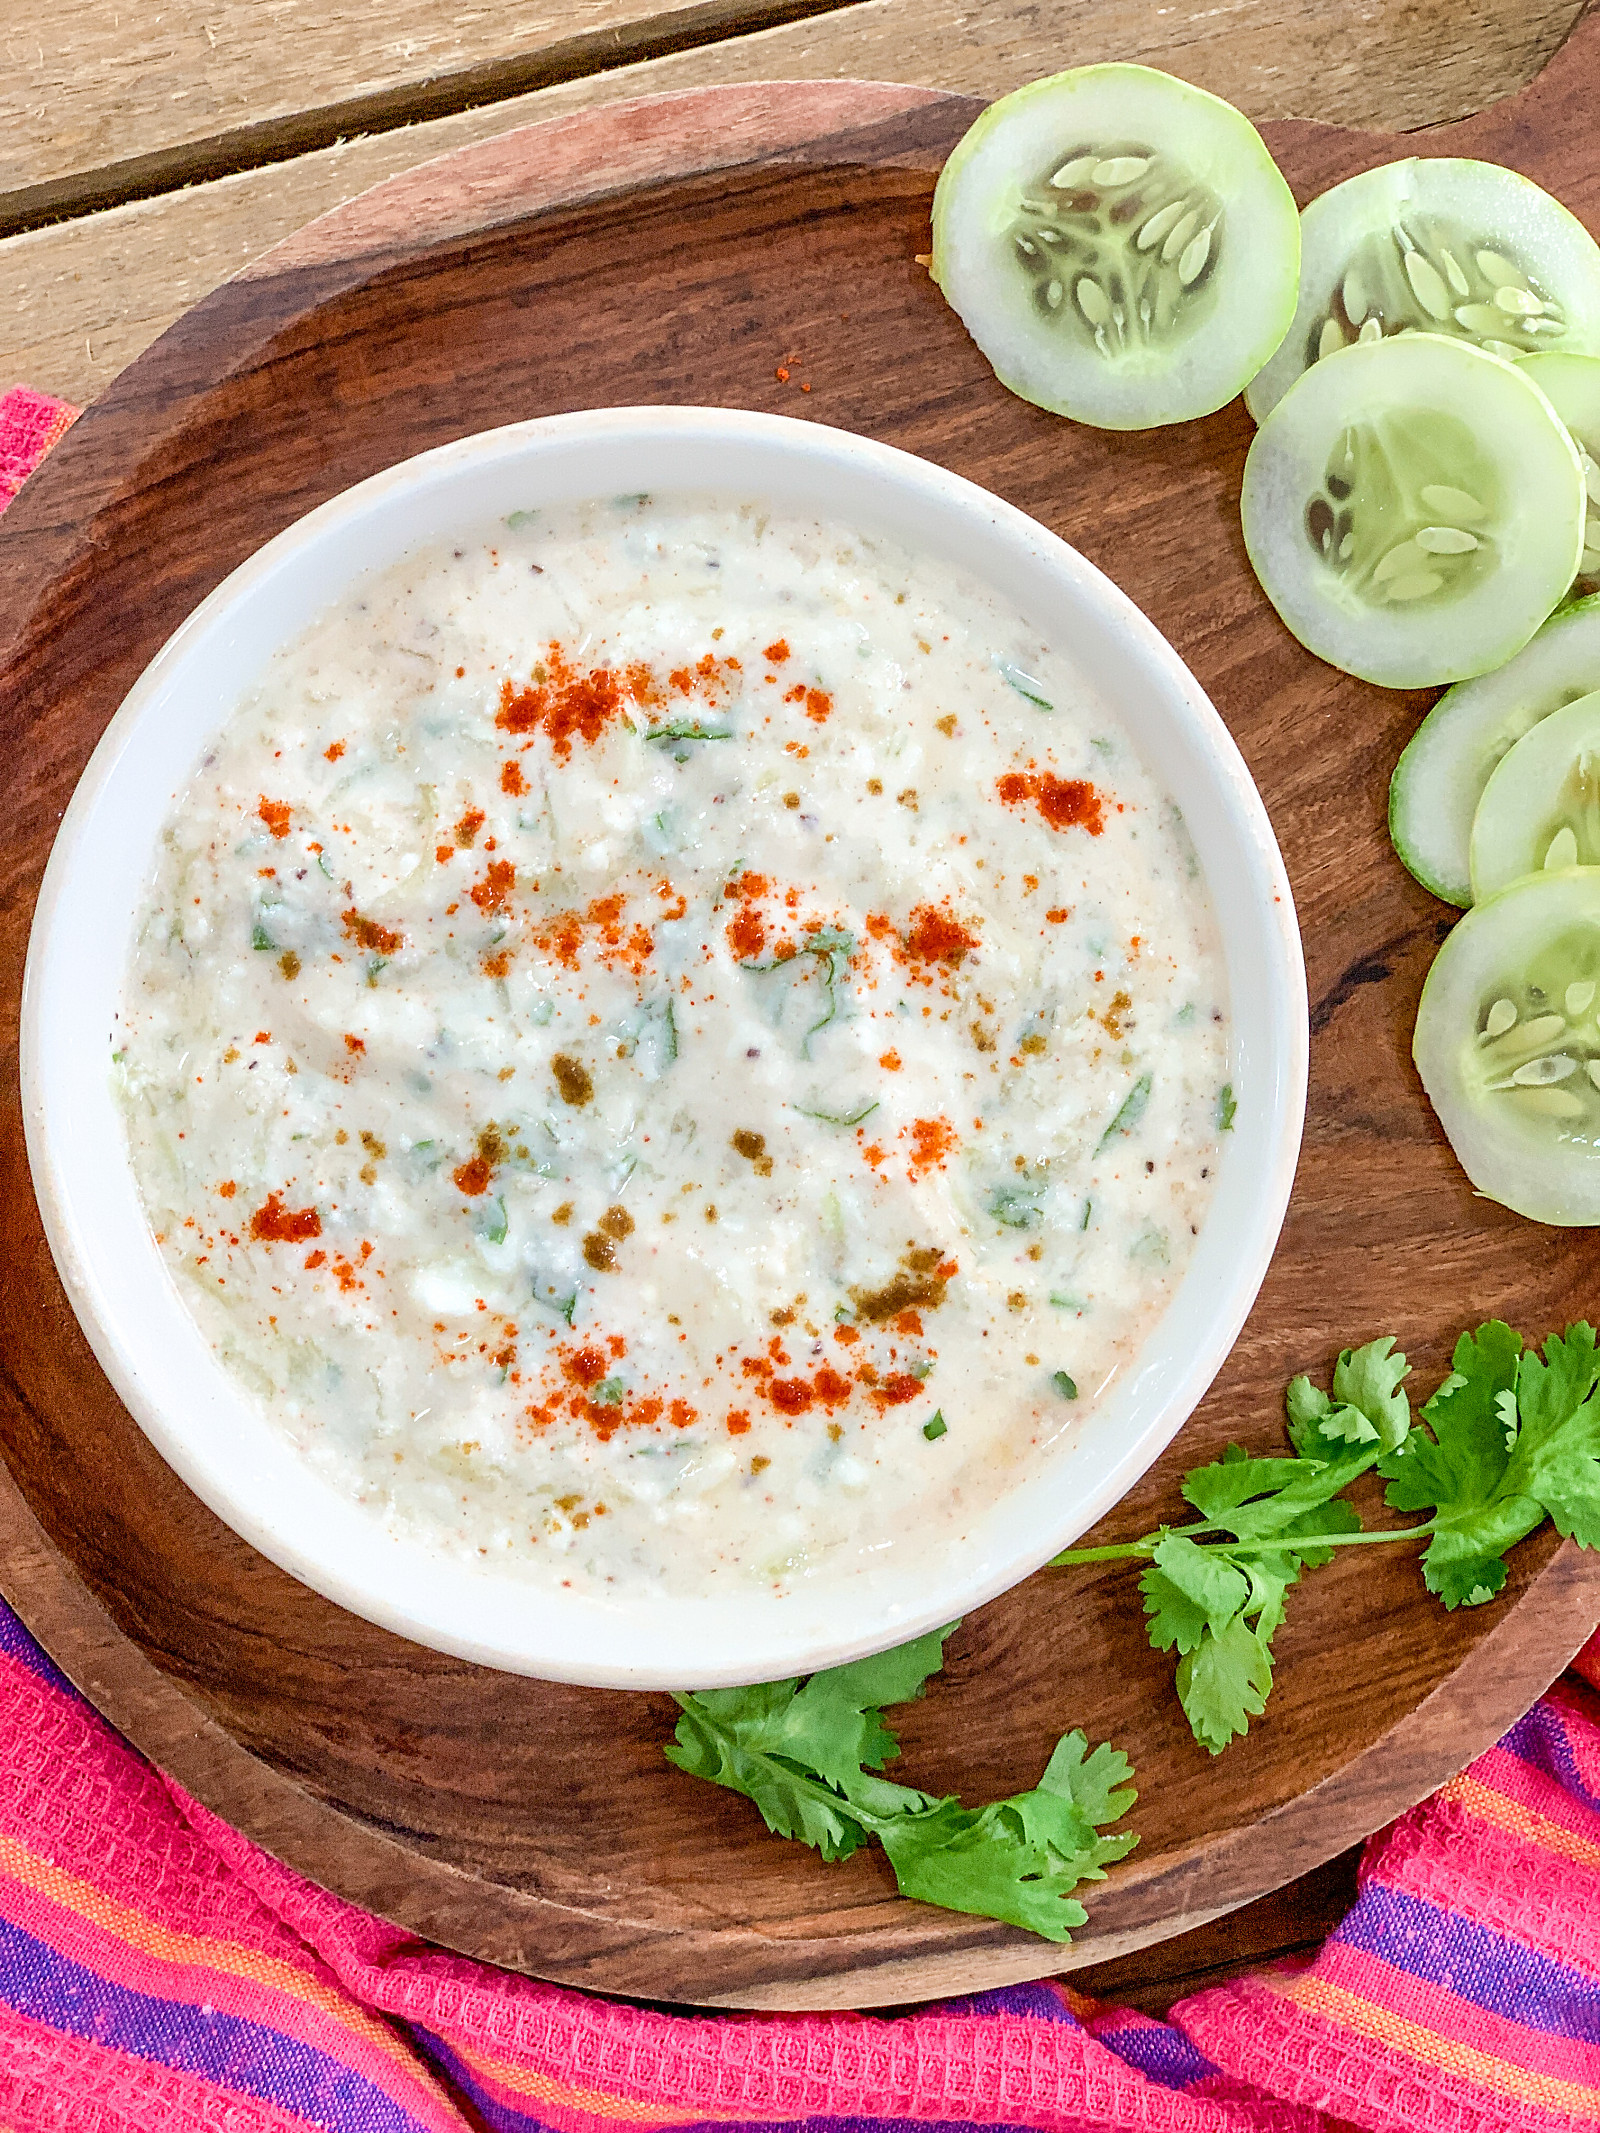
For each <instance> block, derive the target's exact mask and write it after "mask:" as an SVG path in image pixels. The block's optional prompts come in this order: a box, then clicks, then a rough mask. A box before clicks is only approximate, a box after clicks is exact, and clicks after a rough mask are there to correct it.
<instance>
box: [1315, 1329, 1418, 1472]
mask: <svg viewBox="0 0 1600 2133" xmlns="http://www.w3.org/2000/svg"><path fill="white" fill-rule="evenodd" d="M1393 1348H1394V1335H1393V1334H1392V1333H1391V1334H1388V1335H1387V1336H1386V1337H1385V1338H1384V1339H1383V1340H1378V1341H1368V1342H1367V1344H1366V1346H1365V1347H1364V1348H1346V1349H1345V1350H1344V1351H1343V1353H1342V1354H1341V1355H1340V1357H1339V1360H1338V1362H1337V1363H1335V1364H1334V1366H1333V1399H1334V1405H1335V1407H1351V1408H1354V1409H1355V1411H1356V1413H1357V1414H1358V1415H1359V1416H1360V1417H1361V1418H1362V1420H1363V1421H1364V1422H1366V1424H1367V1425H1368V1428H1369V1430H1370V1432H1371V1436H1370V1437H1368V1438H1367V1441H1368V1442H1371V1441H1374V1440H1376V1441H1377V1442H1378V1443H1381V1444H1382V1446H1383V1448H1384V1450H1385V1451H1386V1452H1387V1451H1392V1450H1393V1449H1394V1448H1395V1446H1396V1445H1399V1444H1403V1443H1404V1442H1405V1437H1406V1431H1407V1430H1408V1429H1409V1428H1410V1427H1411V1402H1410V1401H1409V1400H1408V1399H1407V1398H1406V1396H1405V1394H1404V1393H1403V1392H1402V1391H1401V1390H1400V1387H1401V1385H1402V1384H1403V1383H1404V1381H1405V1380H1406V1379H1407V1378H1408V1377H1410V1375H1411V1365H1410V1364H1409V1363H1408V1362H1407V1361H1406V1359H1405V1357H1404V1356H1403V1355H1395V1354H1393V1353H1392V1352H1391V1351H1392V1350H1393ZM1329 1420H1331V1417H1330V1418H1329ZM1322 1433H1323V1435H1324V1436H1325V1437H1326V1436H1328V1435H1329V1434H1331V1432H1330V1429H1329V1421H1328V1420H1325V1421H1324V1422H1323V1425H1322ZM1341 1434H1342V1431H1341ZM1351 1441H1354V1440H1351Z"/></svg>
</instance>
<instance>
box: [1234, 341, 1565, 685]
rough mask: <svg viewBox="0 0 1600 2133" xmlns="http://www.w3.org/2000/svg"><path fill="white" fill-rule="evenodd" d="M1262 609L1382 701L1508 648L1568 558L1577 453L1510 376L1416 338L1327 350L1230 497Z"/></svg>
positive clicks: (1505, 367)
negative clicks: (1373, 688) (1372, 687)
mask: <svg viewBox="0 0 1600 2133" xmlns="http://www.w3.org/2000/svg"><path fill="white" fill-rule="evenodd" d="M1239 501H1240V510H1241V513H1242V515H1243V519H1244V541H1245V547H1246V548H1247V549H1248V551H1249V554H1250V561H1251V562H1252V563H1253V564H1254V566H1255V572H1256V576H1257V577H1258V578H1259V579H1260V580H1261V584H1262V588H1263V590H1264V591H1265V593H1266V595H1267V598H1268V599H1269V600H1270V601H1271V602H1272V604H1273V606H1274V607H1275V608H1276V609H1277V610H1278V613H1279V614H1280V615H1281V616H1282V617H1283V619H1284V621H1285V622H1286V623H1287V624H1288V626H1289V628H1290V629H1291V630H1293V632H1294V634H1295V635H1296V636H1297V637H1298V638H1299V639H1300V642H1301V643H1302V644H1303V645H1305V646H1306V647H1307V648H1308V649H1309V650H1311V651H1313V652H1315V653H1316V654H1317V656H1318V658H1319V659H1326V660H1327V661H1329V663H1330V664H1331V665H1333V666H1336V667H1342V668H1343V669H1344V671H1345V672H1346V673H1347V674H1358V675H1360V676H1361V678H1362V679H1363V680H1364V681H1375V682H1381V683H1383V684H1384V685H1385V686H1386V687H1388V688H1392V689H1415V688H1424V687H1426V686H1427V685H1428V684H1429V683H1431V682H1439V681H1461V680H1463V679H1465V678H1466V677H1467V676H1468V675H1472V674H1481V673H1483V672H1484V671H1485V670H1486V669H1487V668H1489V667H1496V666H1500V665H1502V664H1503V663H1504V662H1505V661H1506V660H1507V659H1509V658H1510V657H1511V655H1512V654H1513V653H1514V652H1518V651H1520V650H1521V649H1522V647H1523V645H1525V644H1526V643H1527V641H1528V639H1529V638H1530V637H1531V636H1532V635H1533V633H1534V631H1535V630H1536V629H1537V628H1538V627H1539V625H1540V623H1541V622H1543V621H1544V619H1545V617H1546V616H1547V615H1548V614H1549V612H1550V610H1551V609H1552V608H1553V607H1554V606H1555V604H1556V602H1557V601H1558V600H1559V599H1560V598H1561V595H1562V594H1563V593H1564V592H1565V591H1566V589H1567V587H1568V586H1569V585H1570V584H1571V583H1572V575H1573V572H1574V571H1575V570H1576V569H1577V565H1578V557H1579V555H1580V554H1581V552H1582V548H1583V504H1584V490H1583V473H1582V470H1581V468H1580V466H1579V462H1578V452H1577V447H1576V446H1575V445H1574V444H1573V442H1572V439H1571V438H1570V437H1569V436H1568V435H1567V433H1566V431H1565V430H1564V429H1563V428H1562V426H1561V424H1560V422H1558V421H1557V419H1556V416H1555V411H1554V410H1553V409H1552V407H1551V405H1550V403H1549V401H1548V400H1547V399H1546V398H1545V396H1544V394H1543V393H1542V392H1540V390H1539V388H1538V387H1537V386H1536V385H1535V384H1534V383H1533V381H1532V379H1531V378H1529V377H1528V376H1527V375H1526V373H1525V372H1524V371H1522V370H1521V369H1520V368H1519V367H1518V366H1517V365H1516V364H1514V363H1503V362H1501V361H1500V359H1499V358H1498V357H1496V356H1491V355H1485V354H1484V353H1483V351H1482V349H1479V348H1474V347H1472V346H1471V345H1470V344H1469V343H1468V342H1466V341H1451V340H1445V339H1444V338H1443V337H1442V336H1441V335H1438V334H1431V333H1408V334H1405V335H1402V336H1397V337H1396V338H1395V339H1393V340H1388V341H1373V342H1371V343H1369V344H1367V345H1365V346H1363V345H1359V344H1358V345H1356V346H1354V347H1351V348H1342V349H1340V351H1339V352H1338V354H1337V355H1332V356H1328V357H1325V358H1324V359H1323V361H1322V362H1320V363H1317V364H1315V365H1314V366H1313V367H1312V368H1311V369H1310V370H1308V371H1307V372H1306V373H1305V374H1304V376H1302V377H1301V378H1299V379H1298V380H1297V381H1296V383H1295V384H1294V385H1293V387H1291V389H1290V390H1289V392H1287V393H1286V394H1285V395H1284V397H1283V399H1282V400H1280V401H1279V403H1278V405H1277V406H1276V407H1275V408H1274V409H1273V411H1272V413H1271V414H1270V415H1269V416H1268V417H1267V419H1266V421H1265V422H1264V423H1263V424H1262V426H1261V428H1260V429H1259V430H1258V431H1257V432H1256V436H1255V441H1254V443H1253V444H1252V445H1251V447H1250V452H1249V456H1248V458H1247V459H1246V460H1245V467H1244V489H1243V493H1242V495H1241V497H1240V500H1239Z"/></svg>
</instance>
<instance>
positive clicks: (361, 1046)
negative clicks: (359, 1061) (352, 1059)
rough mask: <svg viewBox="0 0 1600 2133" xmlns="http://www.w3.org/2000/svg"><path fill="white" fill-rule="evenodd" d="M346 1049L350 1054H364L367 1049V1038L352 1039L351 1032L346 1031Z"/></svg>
mask: <svg viewBox="0 0 1600 2133" xmlns="http://www.w3.org/2000/svg"><path fill="white" fill-rule="evenodd" d="M344 1048H345V1050H346V1051H347V1052H350V1053H356V1052H364V1051H365V1050H366V1048H367V1040H366V1039H365V1037H352V1036H351V1034H350V1032H349V1031H348V1030H346V1031H345V1037H344Z"/></svg>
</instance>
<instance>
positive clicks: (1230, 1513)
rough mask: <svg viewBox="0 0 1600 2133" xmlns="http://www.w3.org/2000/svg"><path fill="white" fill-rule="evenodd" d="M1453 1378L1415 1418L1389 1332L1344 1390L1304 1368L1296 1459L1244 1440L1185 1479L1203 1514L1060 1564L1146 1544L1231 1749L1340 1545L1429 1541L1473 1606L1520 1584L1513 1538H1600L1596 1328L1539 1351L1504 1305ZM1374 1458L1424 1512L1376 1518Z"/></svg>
mask: <svg viewBox="0 0 1600 2133" xmlns="http://www.w3.org/2000/svg"><path fill="white" fill-rule="evenodd" d="M1452 1366H1453V1367H1452V1369H1451V1372H1450V1375H1449V1376H1448V1377H1447V1378H1446V1379H1445V1380H1444V1382H1443V1384H1442V1385H1440V1386H1439V1388H1438V1390H1437V1391H1436V1392H1435V1393H1434V1395H1433V1397H1432V1398H1431V1399H1430V1400H1429V1401H1428V1402H1427V1403H1426V1405H1425V1406H1424V1407H1423V1408H1422V1410H1421V1413H1420V1417H1419V1418H1417V1419H1413V1417H1412V1413H1411V1404H1410V1401H1409V1400H1408V1398H1407V1396H1406V1393H1405V1391H1404V1390H1403V1386H1404V1382H1405V1380H1406V1379H1407V1378H1408V1377H1409V1376H1410V1374H1411V1371H1410V1365H1409V1364H1408V1363H1407V1361H1406V1359H1405V1357H1404V1356H1403V1355H1399V1354H1397V1353H1395V1344H1394V1340H1393V1337H1392V1336H1391V1337H1390V1338H1388V1339H1385V1340H1377V1341H1369V1342H1368V1343H1367V1345H1366V1346H1365V1347H1364V1348H1355V1349H1350V1348H1347V1349H1345V1350H1344V1352H1343V1353H1342V1354H1341V1355H1340V1357H1339V1360H1338V1362H1337V1364H1336V1365H1335V1367H1334V1372H1333V1381H1332V1389H1331V1392H1324V1391H1323V1390H1322V1389H1321V1388H1320V1387H1319V1386H1316V1385H1313V1384H1312V1382H1311V1380H1310V1379H1309V1378H1307V1377H1297V1378H1295V1379H1294V1380H1293V1381H1292V1382H1291V1384H1290V1386H1289V1389H1288V1394H1287V1398H1286V1402H1285V1405H1286V1408H1287V1416H1288V1433H1289V1441H1290V1443H1291V1445H1292V1446H1293V1456H1292V1457H1291V1458H1272V1459H1255V1458H1251V1457H1250V1456H1249V1455H1248V1454H1247V1453H1246V1452H1245V1451H1244V1450H1243V1448H1242V1447H1241V1446H1239V1445H1236V1444H1235V1445H1230V1446H1229V1447H1228V1449H1227V1451H1226V1452H1225V1453H1224V1454H1223V1456H1222V1458H1221V1459H1220V1460H1217V1461H1215V1462H1214V1463H1213V1464H1212V1465H1210V1466H1203V1467H1197V1468H1195V1469H1194V1470H1193V1471H1192V1472H1191V1473H1188V1474H1186V1475H1185V1476H1184V1478H1183V1485H1182V1493H1183V1496H1184V1498H1185V1500H1186V1501H1187V1502H1188V1503H1189V1504H1191V1505H1192V1506H1193V1508H1194V1509H1195V1510H1196V1511H1198V1512H1199V1513H1200V1516H1199V1518H1198V1519H1196V1520H1195V1521H1193V1522H1192V1523H1191V1524H1189V1525H1186V1526H1180V1527H1173V1526H1162V1527H1160V1528H1159V1529H1158V1530H1157V1531H1156V1532H1154V1533H1149V1534H1146V1535H1145V1536H1144V1537H1143V1538H1142V1539H1141V1540H1138V1541H1131V1542H1124V1543H1119V1544H1116V1545H1113V1546H1109V1547H1101V1548H1069V1549H1067V1550H1066V1551H1065V1553H1063V1554H1061V1555H1058V1556H1056V1557H1055V1558H1054V1563H1055V1565H1065V1564H1073V1563H1107V1562H1115V1561H1119V1560H1124V1559H1134V1558H1144V1559H1146V1560H1147V1561H1148V1564H1149V1567H1148V1568H1147V1569H1146V1570H1145V1572H1144V1574H1143V1576H1142V1577H1141V1578H1140V1580H1139V1585H1140V1590H1141V1592H1142V1593H1143V1595H1144V1607H1145V1613H1146V1615H1147V1617H1148V1618H1149V1619H1148V1624H1147V1628H1148V1634H1149V1637H1150V1642H1151V1643H1152V1645H1154V1647H1155V1648H1156V1650H1157V1651H1162V1652H1168V1651H1176V1652H1177V1654H1178V1663H1177V1689H1178V1696H1179V1700H1180V1701H1181V1703H1182V1705H1183V1708H1184V1711H1185V1714H1186V1715H1187V1717H1188V1720H1189V1724H1190V1728H1191V1730H1192V1731H1193V1733H1194V1736H1195V1739H1196V1740H1197V1741H1199V1742H1200V1744H1201V1745H1202V1746H1203V1747H1205V1748H1209V1749H1210V1751H1211V1753H1212V1754H1213V1755H1217V1754H1220V1753H1221V1751H1222V1750H1223V1749H1224V1748H1226V1747H1227V1745H1228V1743H1229V1742H1230V1741H1232V1740H1234V1739H1236V1738H1237V1737H1238V1736H1239V1735H1240V1734H1243V1733H1244V1732H1246V1731H1247V1730H1248V1728H1249V1724H1250V1721H1251V1719H1253V1718H1259V1717H1260V1716H1261V1714H1262V1712H1263V1711H1264V1710H1265V1708H1266V1702H1267V1697H1268V1696H1269V1695H1270V1693H1271V1690H1272V1639H1273V1636H1274V1634H1275V1632H1276V1631H1277V1629H1278V1626H1279V1624H1280V1623H1281V1622H1282V1621H1283V1618H1284V1613H1285V1605H1286V1599H1287V1594H1288V1591H1289V1588H1290V1587H1291V1586H1292V1585H1294V1584H1296V1583H1298V1581H1299V1579H1300V1578H1301V1576H1302V1575H1303V1573H1304V1572H1306V1571H1307V1570H1315V1569H1318V1568H1320V1567H1321V1566H1322V1565H1324V1564H1326V1563H1329V1562H1331V1561H1332V1560H1333V1553H1334V1550H1335V1549H1336V1548H1344V1547H1354V1546H1363V1545H1372V1544H1374V1543H1377V1544H1382V1543H1394V1542H1411V1543H1413V1544H1415V1543H1416V1542H1418V1541H1422V1540H1426V1542H1427V1548H1426V1550H1425V1551H1424V1554H1423V1557H1422V1576H1423V1582H1424V1584H1425V1585H1426V1586H1427V1588H1428V1590H1429V1591H1430V1592H1432V1593H1435V1594H1436V1595H1437V1596H1438V1597H1439V1598H1440V1599H1441V1600H1442V1601H1443V1602H1444V1604H1445V1606H1446V1607H1451V1608H1454V1607H1475V1606H1479V1605H1481V1604H1482V1603H1483V1602H1484V1601H1486V1600H1491V1599H1493V1598H1494V1596H1495V1594H1496V1593H1497V1592H1499V1590H1500V1589H1501V1587H1502V1586H1503V1585H1504V1584H1505V1581H1506V1562H1505V1557H1506V1552H1507V1550H1508V1549H1510V1548H1512V1547H1514V1546H1515V1545H1516V1543H1517V1542H1518V1541H1520V1540H1523V1539H1525V1538H1526V1537H1527V1535H1528V1534H1530V1533H1532V1532H1534V1531H1535V1530H1536V1529H1537V1528H1538V1527H1539V1526H1541V1525H1543V1523H1544V1521H1545V1519H1546V1518H1551V1519H1553V1520H1554V1521H1555V1525H1556V1529H1557V1531H1558V1532H1559V1533H1561V1534H1562V1535H1563V1536H1564V1537H1566V1538H1569V1539H1573V1540H1576V1541H1577V1542H1578V1544H1579V1545H1580V1547H1585V1548H1593V1547H1600V1463H1597V1462H1600V1400H1597V1399H1596V1387H1597V1385H1600V1352H1597V1349H1596V1341H1595V1333H1594V1329H1593V1327H1591V1326H1589V1325H1587V1324H1584V1323H1583V1322H1581V1321H1580V1322H1579V1323H1578V1324H1576V1325H1572V1326H1569V1327H1568V1328H1567V1330H1566V1332H1565V1333H1564V1334H1552V1335H1551V1337H1550V1338H1549V1339H1548V1340H1547V1341H1546V1342H1545V1344H1544V1349H1543V1353H1542V1355H1541V1354H1539V1353H1537V1352H1535V1351H1534V1350H1533V1349H1525V1348H1524V1346H1523V1342H1522V1336H1521V1335H1520V1334H1519V1333H1515V1332H1513V1331H1512V1329H1511V1327H1509V1326H1507V1325H1505V1324H1503V1323H1502V1322H1501V1321H1500V1320H1498V1319H1491V1320H1490V1321H1489V1322H1488V1323H1487V1324H1485V1325H1482V1326H1480V1327H1479V1328H1478V1329H1477V1331H1476V1332H1475V1333H1463V1334H1462V1336H1461V1338H1460V1339H1459V1340H1458V1341H1457V1343H1456V1346H1455V1353H1454V1356H1453V1357H1452ZM1374 1470H1375V1471H1376V1472H1377V1473H1378V1474H1379V1476H1381V1478H1382V1479H1383V1480H1384V1481H1386V1482H1387V1483H1388V1488H1387V1490H1386V1492H1385V1496H1384V1501H1385V1503H1386V1504H1387V1505H1388V1507H1389V1508H1390V1509H1391V1510H1393V1511H1431V1512H1432V1514H1433V1515H1432V1516H1431V1517H1430V1518H1427V1519H1425V1520H1423V1521H1422V1522H1420V1523H1419V1524H1415V1525H1407V1526H1398V1527H1384V1528H1380V1529H1373V1530H1364V1529H1363V1527H1362V1524H1361V1519H1360V1517H1359V1515H1358V1513H1357V1512H1356V1510H1355V1507H1354V1506H1353V1505H1352V1504H1350V1503H1349V1502H1347V1501H1346V1500H1345V1491H1346V1490H1347V1489H1348V1488H1349V1487H1350V1485H1351V1483H1352V1482H1354V1481H1356V1480H1357V1479H1359V1477H1360V1476H1361V1475H1363V1474H1366V1473H1368V1472H1371V1471H1374Z"/></svg>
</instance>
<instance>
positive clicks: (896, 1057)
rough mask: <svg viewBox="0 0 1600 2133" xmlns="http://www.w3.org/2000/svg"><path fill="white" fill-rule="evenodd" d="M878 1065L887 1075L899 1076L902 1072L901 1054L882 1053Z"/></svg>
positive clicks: (879, 1055)
mask: <svg viewBox="0 0 1600 2133" xmlns="http://www.w3.org/2000/svg"><path fill="white" fill-rule="evenodd" d="M878 1064H879V1066H881V1067H882V1068H883V1070H884V1071H885V1073H888V1074H898V1073H899V1071H900V1054H899V1053H898V1052H880V1053H879V1054H878Z"/></svg>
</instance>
